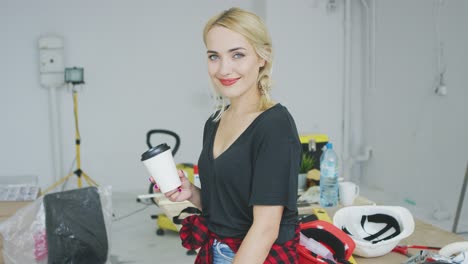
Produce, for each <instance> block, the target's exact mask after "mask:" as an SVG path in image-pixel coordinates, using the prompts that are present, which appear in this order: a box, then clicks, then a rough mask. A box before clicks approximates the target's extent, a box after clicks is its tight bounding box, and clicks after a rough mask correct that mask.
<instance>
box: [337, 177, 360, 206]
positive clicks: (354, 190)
mask: <svg viewBox="0 0 468 264" xmlns="http://www.w3.org/2000/svg"><path fill="white" fill-rule="evenodd" d="M338 185H339V194H340V202H341V204H342V205H344V206H350V205H352V204H353V203H354V199H356V197H358V195H359V186H358V185H356V184H355V183H352V182H339V183H338Z"/></svg>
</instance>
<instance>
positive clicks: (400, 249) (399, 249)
mask: <svg viewBox="0 0 468 264" xmlns="http://www.w3.org/2000/svg"><path fill="white" fill-rule="evenodd" d="M410 248H416V249H424V250H440V249H441V248H440V247H428V246H420V245H398V246H396V247H395V248H393V249H392V251H393V252H396V253H400V254H402V255H405V256H407V257H411V256H412V254H410V253H409V252H408V249H410Z"/></svg>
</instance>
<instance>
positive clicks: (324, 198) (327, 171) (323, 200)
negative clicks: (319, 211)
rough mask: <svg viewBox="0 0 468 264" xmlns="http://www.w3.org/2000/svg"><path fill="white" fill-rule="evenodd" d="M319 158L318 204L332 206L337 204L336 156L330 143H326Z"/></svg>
mask: <svg viewBox="0 0 468 264" xmlns="http://www.w3.org/2000/svg"><path fill="white" fill-rule="evenodd" d="M320 160H321V162H320V206H321V207H334V206H337V205H338V156H337V155H336V152H335V151H334V150H333V144H332V143H327V149H326V150H325V151H324V152H323V153H322V156H321V157H320Z"/></svg>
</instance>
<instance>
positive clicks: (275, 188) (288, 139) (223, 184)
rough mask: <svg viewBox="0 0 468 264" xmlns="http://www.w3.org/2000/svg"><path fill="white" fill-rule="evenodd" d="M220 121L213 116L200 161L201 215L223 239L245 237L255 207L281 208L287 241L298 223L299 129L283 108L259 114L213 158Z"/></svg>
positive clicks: (280, 240) (283, 237)
mask: <svg viewBox="0 0 468 264" xmlns="http://www.w3.org/2000/svg"><path fill="white" fill-rule="evenodd" d="M218 125H219V121H217V122H213V117H210V118H209V119H208V120H207V121H206V124H205V129H204V133H203V149H202V152H201V154H200V158H199V160H198V166H199V175H200V181H201V201H202V211H203V213H202V215H203V216H204V217H206V219H207V220H208V221H207V223H208V228H209V229H210V230H211V231H212V232H214V233H216V234H217V235H219V236H222V237H233V238H234V237H236V238H244V237H245V235H246V234H247V231H248V230H249V228H250V226H251V225H252V223H253V205H282V206H284V211H283V215H282V219H281V226H280V231H279V236H278V239H277V240H276V242H278V243H283V242H285V241H287V240H290V239H292V238H293V236H294V232H295V228H296V225H297V206H296V200H297V178H298V173H299V166H300V161H301V159H300V157H301V143H300V141H299V136H298V133H297V129H296V125H295V123H294V120H293V118H292V116H291V115H290V114H289V112H288V110H287V109H286V107H284V106H282V105H281V104H276V105H275V106H273V107H271V108H269V109H268V110H266V111H264V112H263V113H261V114H260V115H259V116H258V117H257V118H256V119H255V120H254V121H253V122H252V123H251V124H250V125H249V126H248V127H247V129H246V130H245V131H244V132H242V134H241V135H240V136H239V138H237V139H236V140H235V141H234V143H232V145H231V146H230V147H229V148H228V149H226V150H225V151H224V152H223V153H221V154H220V155H219V156H218V157H217V158H216V159H214V158H213V144H214V138H215V134H216V131H217V129H218Z"/></svg>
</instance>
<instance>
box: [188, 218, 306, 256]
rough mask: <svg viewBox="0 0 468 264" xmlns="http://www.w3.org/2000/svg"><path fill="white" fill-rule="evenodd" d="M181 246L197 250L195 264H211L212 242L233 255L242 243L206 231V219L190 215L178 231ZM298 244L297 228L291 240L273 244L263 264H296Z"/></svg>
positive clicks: (237, 239)
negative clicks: (225, 248)
mask: <svg viewBox="0 0 468 264" xmlns="http://www.w3.org/2000/svg"><path fill="white" fill-rule="evenodd" d="M180 238H181V239H182V246H184V247H185V248H187V249H198V248H200V251H199V252H198V255H197V258H196V259H195V264H209V263H212V258H213V252H212V250H211V246H212V245H213V242H214V240H215V239H216V240H218V241H220V242H222V243H224V244H227V245H228V246H229V248H231V250H232V251H234V252H235V253H236V252H237V251H238V250H239V247H240V245H241V243H242V239H240V238H222V237H219V236H218V235H216V234H215V233H213V232H211V231H210V230H208V227H207V225H206V219H205V218H204V217H202V216H198V215H191V216H188V217H186V218H185V219H184V221H183V222H182V228H181V229H180ZM298 244H299V228H296V235H295V236H294V238H293V239H291V240H289V241H287V242H286V243H283V244H276V243H275V244H273V246H272V247H271V249H270V252H269V253H268V256H267V258H266V260H265V262H264V263H267V264H280V263H281V264H289V263H292V264H296V263H298V256H297V245H298Z"/></svg>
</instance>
